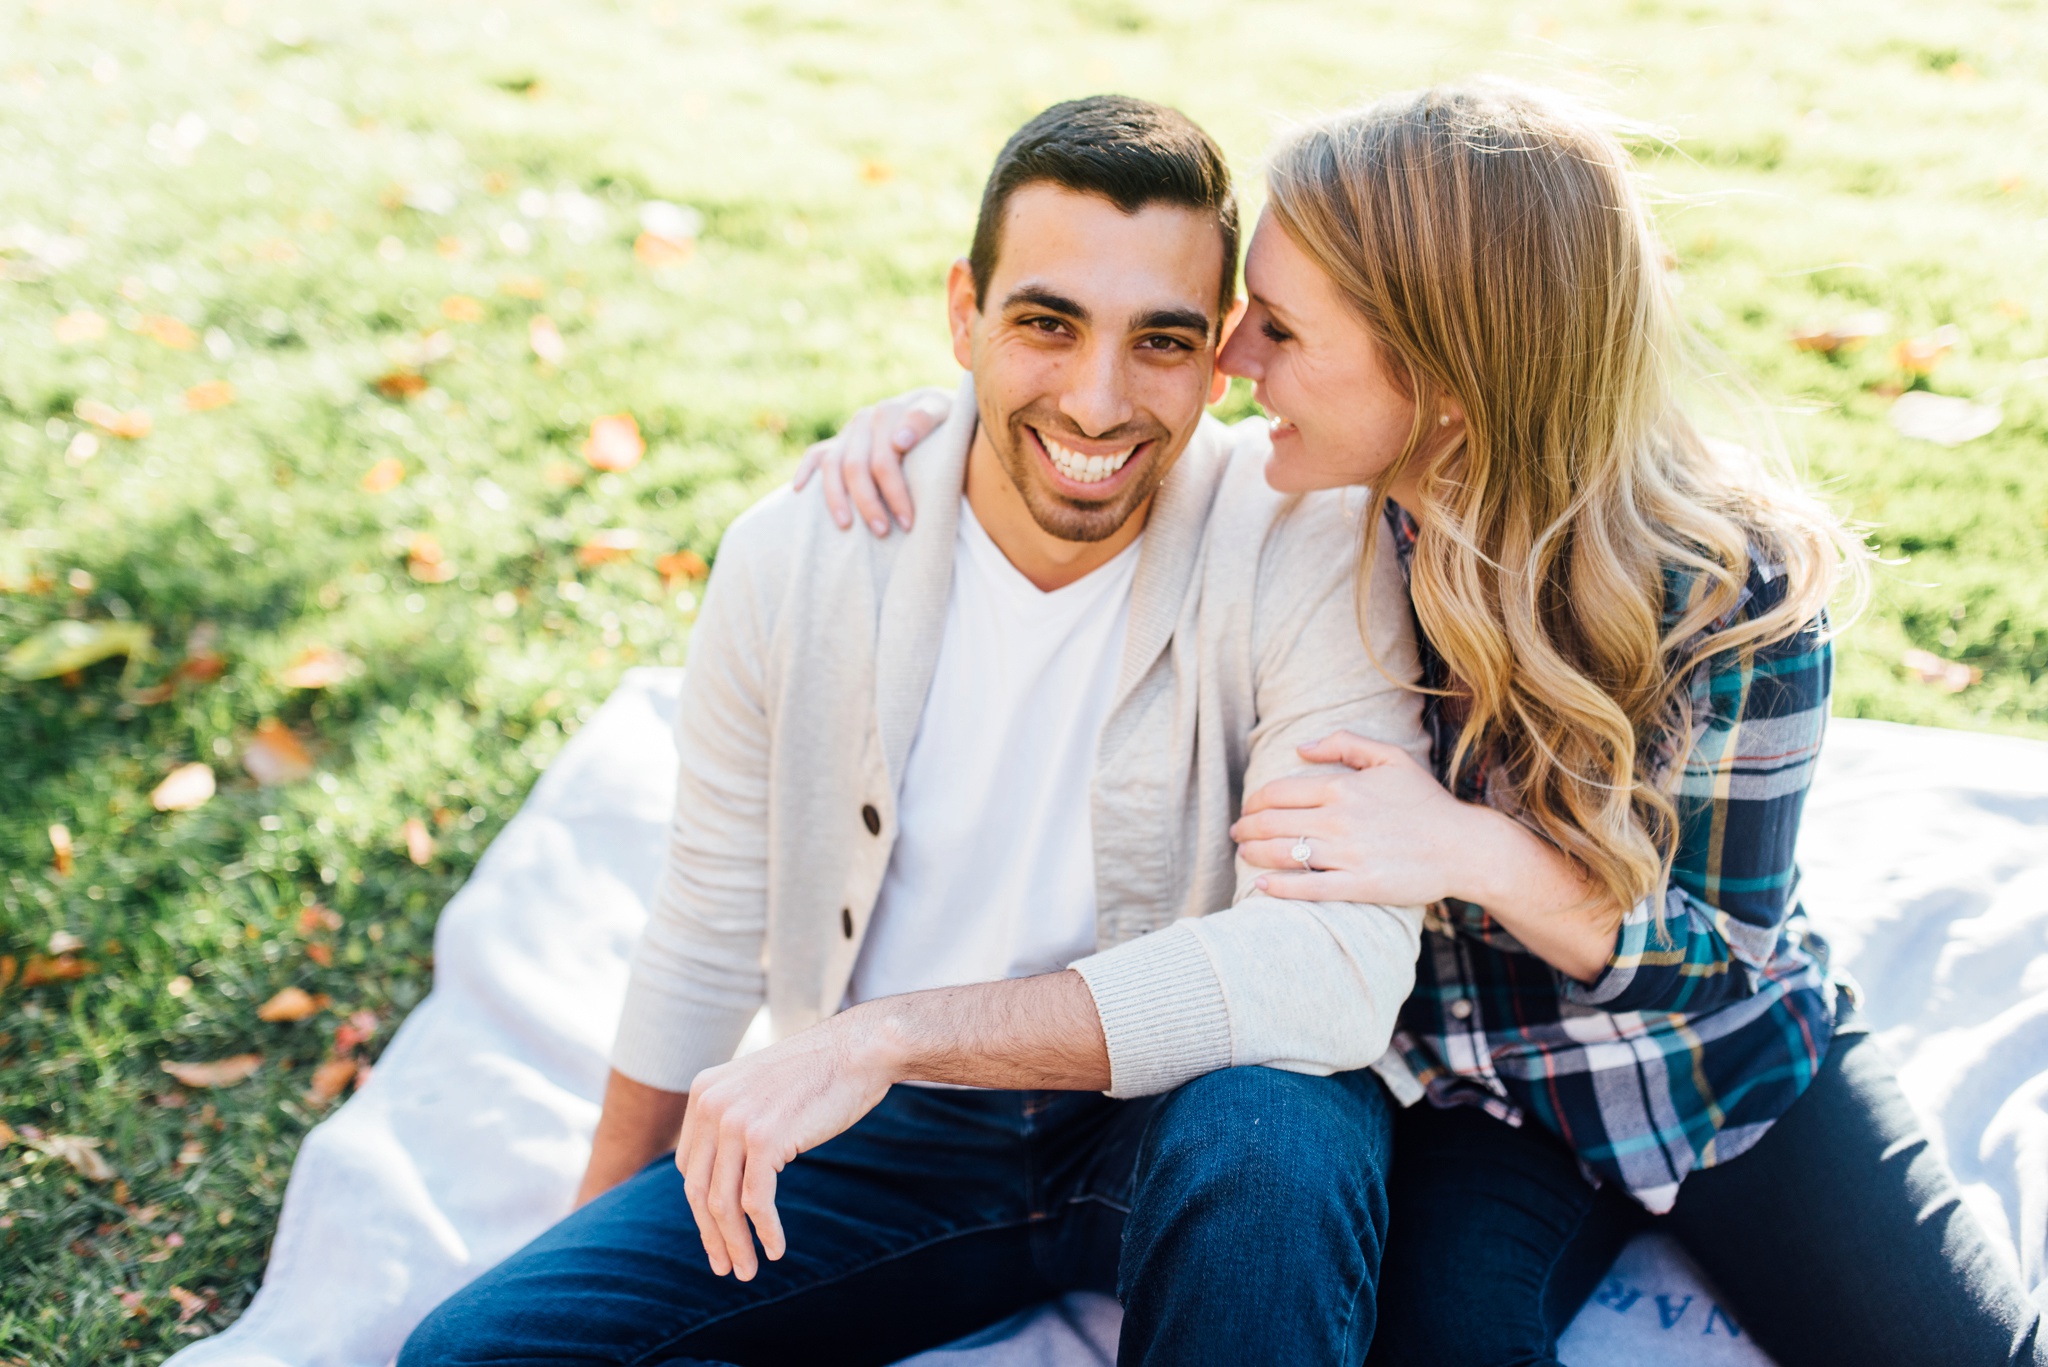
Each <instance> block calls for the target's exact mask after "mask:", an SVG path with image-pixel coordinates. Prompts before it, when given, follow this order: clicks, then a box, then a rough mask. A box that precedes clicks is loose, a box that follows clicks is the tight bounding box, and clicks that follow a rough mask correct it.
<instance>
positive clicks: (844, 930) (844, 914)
mask: <svg viewBox="0 0 2048 1367" xmlns="http://www.w3.org/2000/svg"><path fill="white" fill-rule="evenodd" d="M839 930H840V933H841V934H843V935H845V936H846V938H847V939H849V940H851V939H852V938H853V908H852V907H841V908H839Z"/></svg>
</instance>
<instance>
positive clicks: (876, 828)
mask: <svg viewBox="0 0 2048 1367" xmlns="http://www.w3.org/2000/svg"><path fill="white" fill-rule="evenodd" d="M860 824H861V825H863V826H865V827H867V828H868V834H869V835H880V834H881V833H882V814H881V813H880V812H878V811H876V810H875V804H874V803H872V802H870V803H868V804H867V805H866V806H864V807H862V808H861V809H860Z"/></svg>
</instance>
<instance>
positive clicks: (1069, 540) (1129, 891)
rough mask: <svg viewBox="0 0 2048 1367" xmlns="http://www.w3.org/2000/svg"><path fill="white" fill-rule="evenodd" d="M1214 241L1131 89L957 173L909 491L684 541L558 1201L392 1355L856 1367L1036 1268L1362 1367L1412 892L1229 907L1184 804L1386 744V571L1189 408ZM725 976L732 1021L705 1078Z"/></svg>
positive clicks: (1267, 1352)
mask: <svg viewBox="0 0 2048 1367" xmlns="http://www.w3.org/2000/svg"><path fill="white" fill-rule="evenodd" d="M1236 255H1237V219H1236V210H1235V205H1234V201H1233V199H1232V197H1231V190H1230V185H1229V174H1228V171H1227V169H1226V167H1225V165H1224V162H1223V158H1222V155H1221V153H1220V152H1219V151H1218V150H1217V148H1216V146H1215V145H1214V143H1213V142H1211V141H1210V139H1209V138H1208V137H1207V135H1206V134H1204V133H1202V131H1201V130H1200V129H1198V128H1196V127H1195V126H1194V125H1193V124H1192V123H1190V122H1189V121H1188V120H1187V119H1186V118H1185V117H1184V116H1182V115H1180V114H1178V113H1176V112H1175V111H1172V110H1168V109H1164V108H1161V107H1159V106H1156V105H1150V104H1146V103H1143V102H1140V101H1135V100H1128V99H1121V98H1111V97H1104V98H1097V99H1090V100H1082V101H1076V102H1073V103H1069V104H1064V105H1059V106H1056V107H1054V108H1053V109H1050V110H1047V111H1046V112H1045V113H1043V114H1041V115H1039V116H1038V117H1037V118H1035V119H1033V120H1032V121H1031V122H1030V123H1029V124H1027V125H1026V126H1025V127H1024V128H1023V129H1022V130H1021V131H1020V132H1019V133H1018V134H1017V135H1016V136H1015V137H1014V138H1013V139H1012V140H1011V141H1010V143H1009V145H1008V146H1007V147H1005V149H1004V150H1003V152H1002V154H1001V156H1000V157H999V158H998V160H997V163H996V166H995V168H994V171H993V172H992V174H991V176H990V179H989V183H988V187H987V190H986V192H985V194H984V197H983V202H982V210H981V219H980V222H979V224H978V225H977V228H976V232H975V239H974V246H973V251H972V253H971V255H970V257H969V258H968V260H966V261H962V262H959V263H956V264H955V266H954V267H953V271H952V274H951V277H950V279H949V282H948V293H947V297H948V312H949V317H950V321H951V325H952V332H953V342H954V353H955V355H956V356H957V357H958V359H959V361H960V363H961V364H962V366H964V367H965V368H966V369H967V370H968V371H969V372H970V373H971V379H970V380H969V381H968V382H967V383H966V384H964V385H963V388H962V397H963V399H966V400H969V401H967V402H962V403H959V404H958V405H956V407H955V410H954V412H955V416H954V417H953V419H952V420H951V421H949V423H948V424H947V425H946V426H945V427H943V428H941V429H940V430H939V431H938V432H936V433H934V434H933V436H932V437H931V438H930V439H929V440H928V441H927V442H926V443H925V444H924V446H923V448H922V449H920V450H919V451H918V452H917V453H916V455H915V456H914V457H913V459H912V460H911V462H910V466H911V470H912V479H913V481H914V483H915V485H916V488H917V493H918V497H919V500H920V502H919V506H920V507H921V508H927V509H931V510H932V512H931V513H930V514H928V515H927V516H926V517H924V518H922V519H921V520H920V521H919V524H918V526H917V529H916V531H915V532H914V533H911V534H910V535H908V536H905V537H896V538H891V539H889V540H887V541H878V540H873V539H870V538H867V537H849V536H843V535H841V534H839V533H838V532H837V531H836V530H835V529H834V528H833V526H832V523H831V521H830V518H829V516H828V515H827V512H826V510H825V509H824V507H823V506H822V505H821V502H820V500H819V499H818V497H817V496H816V494H815V492H814V493H813V494H812V495H811V496H809V497H804V496H797V495H791V494H787V493H782V494H776V495H774V496H771V497H770V498H768V499H767V500H765V501H764V502H763V503H762V504H760V505H759V506H757V507H756V508H754V509H753V510H751V511H750V512H749V513H747V514H746V515H745V516H744V517H742V518H740V519H739V520H738V521H737V522H735V523H734V524H733V526H732V528H731V530H730V531H729V532H728V533H727V534H726V537H725V541H724V544H723V546H722V548H721V550H720V554H719V558H718V567H717V572H716V574H715V575H714V577H713V580H712V584H711V587H710V590H709V592H708V594H707V596H706V600H705V605H704V609H703V613H702V615H701V617H700V618H699V620H698V623H697V626H696V629H695V635H694V637H693V640H692V647H691V656H690V668H689V673H688V676H687V681H686V684H685V688H684V696H683V703H682V712H681V717H680V720H679V724H678V736H679V741H680V747H681V754H682V773H681V786H680V791H679V794H678V799H677V810H676V821H675V827H674V837H673V845H672V854H671V860H670V867H669V871H668V877H667V880H666V882H665V884H664V887H663V889H662V892H661V894H660V897H659V899H658V902H657V905H656V907H655V909H654V912H653V915H652V917H651V919H650V922H649V925H648V928H647V932H646V936H645V939H644V941H643V944H642V946H641V948H640V951H639V953H638V956H637V958H636V961H635V965H634V972H633V978H632V984H631V987H630V989H629V992H628V997H627V1002H626V1007H625V1014H624V1018H623V1020H622V1023H621V1025H620V1029H619V1037H618V1043H617V1045H616V1048H615V1050H614V1055H613V1073H612V1077H611V1080H610V1084H609V1086H608V1088H607V1091H606V1095H605V1105H604V1113H603V1117H602V1119H601V1120H600V1122H599V1125H598V1131H597V1137H596V1142H595V1147H594V1151H593V1153H592V1156H591V1160H590V1167H589V1171H588V1173H587V1174H586V1177H585V1181H584V1186H583V1192H582V1199H583V1200H584V1201H586V1202H587V1204H584V1205H583V1206H582V1208H581V1209H580V1210H579V1211H578V1212H577V1213H576V1214H574V1215H572V1216H571V1217H569V1218H568V1219H567V1220H565V1221H564V1222H563V1223H562V1224H561V1225H559V1226H557V1227H556V1228H555V1229H554V1230H552V1231H550V1232H549V1233H548V1234H546V1235H543V1236H542V1237H541V1238H540V1239H539V1240H537V1241H536V1242H535V1243H533V1244H532V1245H529V1246H528V1248H526V1249H525V1250H523V1251H522V1252H521V1253H519V1254H518V1255H516V1256H515V1257H513V1258H512V1259H511V1260H510V1261H508V1262H507V1263H505V1264H504V1265H502V1266H500V1267H499V1268H497V1269H495V1270H494V1271H492V1272H490V1273H488V1274H486V1275H485V1276H484V1277H483V1278H482V1279H480V1280H479V1281H478V1282H477V1283H475V1284H474V1285H472V1286H471V1287H470V1288H469V1289H468V1290H466V1291H464V1292H462V1293H460V1294H459V1295H457V1296H456V1297H455V1298H454V1299H453V1300H451V1301H450V1302H449V1303H448V1304H447V1305H444V1306H443V1307H442V1308H441V1309H440V1310H439V1311H437V1312H436V1314H435V1315H434V1316H433V1317H432V1318H430V1319H429V1320H428V1321H427V1323H426V1324H425V1325H423V1326H422V1328H421V1329H420V1330H419V1332H418V1333H416V1334H415V1335H414V1337H413V1339H412V1341H411V1342H410V1343H409V1344H408V1345H407V1348H406V1352H405V1354H404V1356H403V1357H402V1359H401V1363H402V1364H403V1367H416V1365H419V1364H427V1363H461V1362H477V1363H482V1362H490V1363H513V1362H519V1363H543V1362H619V1363H653V1362H734V1363H742V1364H751V1363H783V1362H788V1363H804V1364H815V1363H828V1362H829V1363H855V1362H861V1363H867V1362H872V1363H883V1362H889V1361H893V1360H895V1359H897V1358H899V1357H902V1356H905V1355H907V1354H910V1353H913V1352H916V1351H918V1350H920V1349H923V1348H926V1347H931V1346H934V1345H937V1344H939V1343H943V1342H946V1341H949V1340H951V1339H953V1338H955V1337H957V1336H959V1335H961V1334H964V1333H967V1332H970V1331H972V1330H974V1329H977V1328H979V1327H981V1326H983V1325H986V1324H989V1323H992V1322H994V1321H996V1320H998V1319H1000V1318H1002V1317H1003V1316H1005V1315H1008V1314H1010V1313H1012V1312H1014V1311H1016V1310H1018V1309H1021V1308H1023V1307H1026V1306H1029V1305H1031V1304H1033V1303H1035V1302H1038V1301H1040V1300H1043V1299H1046V1298H1048V1297H1050V1296H1053V1295H1056V1294H1059V1293H1060V1292H1063V1291H1066V1290H1072V1289H1078V1288H1093V1289H1096V1290H1101V1291H1115V1292H1116V1293H1117V1294H1118V1295H1119V1296H1120V1297H1121V1299H1122V1300H1123V1302H1124V1305H1125V1308H1126V1318H1125V1326H1124V1341H1123V1346H1122V1352H1121V1360H1122V1361H1124V1362H1127V1363H1175V1364H1189V1363H1203V1362H1225V1361H1228V1362H1233V1363H1239V1362H1245V1361H1262V1362H1287V1363H1317V1362H1332V1363H1336V1362H1345V1363H1355V1362H1357V1361H1358V1360H1359V1359H1360V1358H1361V1357H1362V1356H1363V1353H1364V1347H1365V1344H1366V1342H1367V1341H1368V1340H1369V1338H1370V1335H1371V1329H1372V1323H1373V1292H1374V1287H1375V1281H1376V1274H1377V1266H1378V1251H1379V1246H1380V1241H1381V1238H1382V1235H1383V1233H1384V1224H1385V1205H1384V1200H1383V1196H1382V1191H1383V1174H1384V1169H1385V1164H1386V1159H1387V1152H1388V1143H1387V1125H1388V1103H1387V1100H1386V1097H1385V1094H1384V1091H1383V1089H1382V1087H1381V1084H1380V1082H1379V1081H1378V1079H1377V1078H1376V1077H1375V1076H1374V1075H1373V1074H1372V1073H1371V1072H1370V1071H1367V1070H1366V1069H1365V1067H1364V1065H1366V1064H1369V1063H1371V1062H1372V1061H1373V1060H1374V1059H1376V1058H1377V1057H1378V1056H1379V1055H1380V1053H1381V1051H1382V1050H1383V1049H1384V1047H1385V1045H1386V1042H1387V1038H1388V1035H1389V1034H1390V1032H1391V1029H1392V1024H1393V1019H1394V1014H1395V1012H1396V1010H1397V1009H1398V1008H1399V1006H1400V1003H1401V1002H1402V1000H1403V998H1404V997H1405V996H1406V995H1407V993H1408V990H1409V987H1410V985H1411V982H1412V975H1413V960H1414V957H1415V954H1416V949H1417V936H1418V932H1419V925H1420V911H1419V909H1417V908H1387V907H1374V906H1358V905H1346V904H1335V903H1291V902H1282V901H1277V900H1274V899H1271V898H1267V897H1263V896H1245V894H1246V893H1247V892H1249V891H1250V890H1251V889H1250V886H1249V882H1250V880H1249V876H1248V875H1247V874H1246V873H1245V872H1244V871H1243V870H1240V869H1238V868H1236V867H1235V865H1234V863H1233V858H1232V847H1231V844H1230V841H1229V838H1228V835H1227V828H1228V825H1229V822H1230V820H1231V818H1232V817H1233V816H1234V815H1235V812H1236V808H1237V804H1238V800H1239V797H1240V795H1241V794H1242V793H1243V792H1244V790H1245V787H1246V785H1247V784H1258V783H1262V782H1264V781H1266V780H1267V779H1270V778H1274V777H1278V776H1280V775H1281V774H1284V773H1287V772H1290V771H1292V770H1295V769H1298V768H1300V767H1301V762H1300V760H1299V757H1298V756H1297V755H1296V754H1295V753H1294V747H1296V746H1297V745H1300V744H1304V743H1307V742H1310V741H1313V740H1316V739H1319V738H1321V737H1323V736H1325V735H1327V734H1329V733H1330V732H1333V731H1336V730H1338V729H1340V728H1349V729H1351V730H1353V731H1356V732H1358V733H1360V734H1363V735H1367V736H1373V737H1377V738H1379V739H1383V740H1389V741H1392V742H1395V743H1398V744H1401V745H1404V746H1406V747H1408V748H1409V749H1410V750H1411V752H1413V753H1416V754H1417V755H1418V756H1420V755H1421V754H1422V750H1423V744H1424V742H1423V740H1422V735H1421V730H1420V722H1419V716H1418V709H1417V707H1416V705H1415V698H1414V695H1413V694H1412V693H1409V692H1407V691H1405V690H1404V689H1403V688H1402V687H1401V686H1400V682H1399V681H1401V680H1408V679H1412V678H1413V677H1414V672H1415V663H1414V647H1413V642H1412V638H1411V637H1410V635H1409V631H1410V625H1409V618H1408V611H1407V607H1406V604H1405V602H1404V601H1403V600H1402V599H1401V598H1400V597H1399V595H1398V592H1397V591H1395V590H1390V591H1389V592H1388V594H1387V595H1386V597H1385V598H1384V599H1381V598H1376V599H1375V601H1374V602H1372V603H1371V604H1369V605H1367V609H1366V611H1364V612H1363V613H1361V612H1360V611H1359V609H1358V605H1357V604H1356V603H1355V601H1354V593H1353V587H1352V585H1353V577H1354V576H1353V569H1354V565H1355V560H1356V553H1357V544H1358V542H1357V537H1358V528H1357V527H1356V525H1355V523H1354V522H1353V521H1351V520H1350V519H1349V518H1348V517H1347V514H1346V510H1345V507H1344V504H1343V503H1342V501H1341V499H1339V498H1338V497H1337V496H1334V495H1332V496H1312V497H1309V498H1292V499H1290V498H1283V497H1282V496H1280V495H1277V494H1275V493H1273V492H1272V491H1271V490H1269V489H1268V488H1266V486H1265V484H1264V483H1263V480H1262V479H1261V477H1260V470H1259V465H1258V462H1256V461H1252V460H1245V459H1238V460H1233V458H1232V455H1233V453H1232V450H1231V443H1232V440H1233V439H1232V437H1231V436H1230V434H1229V432H1228V431H1227V430H1226V429H1224V428H1223V427H1222V426H1221V425H1220V424H1218V423H1216V422H1214V421H1213V420H1211V419H1208V418H1206V417H1205V416H1204V404H1205V402H1214V401H1215V399H1216V398H1218V397H1220V395H1221V392H1222V383H1221V379H1220V377H1218V376H1216V374H1215V372H1214V369H1213V364H1212V363H1213V361H1214V358H1215V354H1216V349H1217V346H1218V345H1219V344H1220V341H1221V338H1222V335H1223V332H1224V328H1225V325H1226V322H1227V320H1228V318H1229V316H1230V315H1231V312H1232V310H1233V306H1234V303H1235V294H1236V288H1235V281H1236ZM1375 582H1376V583H1378V584H1383V585H1390V586H1398V584H1399V578H1398V576H1397V575H1394V574H1392V573H1391V572H1386V573H1381V574H1379V575H1377V576H1376V577H1375ZM1361 622H1362V623H1363V625H1364V626H1365V628H1366V631H1367V632H1368V633H1369V635H1370V636H1371V638H1372V645H1373V655H1374V656H1376V657H1377V660H1378V662H1379V665H1380V666H1383V667H1384V668H1385V670H1386V671H1387V672H1385V673H1383V672H1382V671H1381V669H1380V668H1377V667H1375V664H1374V662H1373V659H1372V657H1369V656H1368V653H1367V649H1366V646H1365V644H1364V643H1363V642H1362V641H1361V639H1360V630H1359V629H1360V625H1361ZM1304 862H1306V860H1305V861H1304ZM1239 899H1242V900H1239ZM1233 902H1236V905H1235V906H1232V905H1231V903H1233ZM1209 913H1214V914H1209ZM764 999H765V1001H766V1003H767V1005H768V1007H769V1008H770V1012H771V1018H772V1020H773V1022H774V1024H775V1027H776V1031H777V1034H778V1035H779V1036H780V1039H779V1042H778V1043H776V1044H773V1045H771V1046H770V1047H768V1048H766V1049H763V1050H761V1051H759V1052H757V1053H754V1054H751V1055H748V1056H746V1057H743V1058H740V1059H737V1060H733V1061H730V1062H728V1061H727V1060H729V1059H731V1056H732V1054H733V1051H734V1049H735V1047H736V1046H737V1045H738V1043H739V1040H740V1037H741V1034H742V1033H743V1031H744V1030H745V1028H746V1026H747V1023H748V1021H749V1020H750V1018H751V1017H752V1016H753V1015H754V1013H755V1011H756V1009H757V1008H758V1007H759V1006H760V1005H761V1004H762V1002H763V1001H764ZM1260 1064H1263V1065H1270V1066H1266V1067H1253V1066H1246V1065H1260ZM904 1083H911V1084H942V1085H939V1086H932V1085H908V1086H903V1085H897V1084H904ZM970 1088H972V1089H984V1090H966V1089H970ZM1105 1091H1106V1092H1107V1093H1108V1096H1104V1095H1101V1093H1103V1092H1105ZM679 1131H680V1142H678V1132H679ZM671 1147H675V1148H676V1154H677V1156H676V1158H675V1160H674V1161H673V1162H671V1161H669V1160H668V1159H667V1158H666V1157H665V1154H666V1152H667V1151H668V1150H669V1149H670V1148H671ZM757 1239H758V1248H757V1242H756V1241H757ZM727 1274H731V1275H730V1277H728V1275H727Z"/></svg>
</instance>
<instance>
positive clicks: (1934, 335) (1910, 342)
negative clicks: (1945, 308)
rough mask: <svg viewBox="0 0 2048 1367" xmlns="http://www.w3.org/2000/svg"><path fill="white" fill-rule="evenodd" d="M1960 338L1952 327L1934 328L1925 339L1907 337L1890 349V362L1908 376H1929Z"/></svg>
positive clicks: (1961, 335) (1956, 330)
mask: <svg viewBox="0 0 2048 1367" xmlns="http://www.w3.org/2000/svg"><path fill="white" fill-rule="evenodd" d="M1962 338H1963V334H1962V332H1961V331H1960V330H1959V329H1957V328H1956V327H1954V326H1953V325H1951V326H1948V327H1939V328H1936V329H1935V330H1934V331H1933V332H1931V333H1929V334H1928V335H1927V336H1925V337H1908V338H1907V339H1906V340H1905V341H1903V342H1900V343H1899V344H1898V345H1897V346H1895V347H1893V348H1892V361H1893V363H1894V364H1896V365H1897V366H1898V367H1899V369H1901V370H1903V371H1905V372H1906V373H1907V374H1909V375H1929V374H1932V373H1933V372H1934V368H1935V367H1936V366H1938V365H1940V364H1941V361H1942V358H1943V357H1944V356H1947V355H1948V354H1949V352H1950V351H1952V350H1954V349H1955V346H1956V344H1957V343H1958V342H1960V341H1962Z"/></svg>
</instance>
